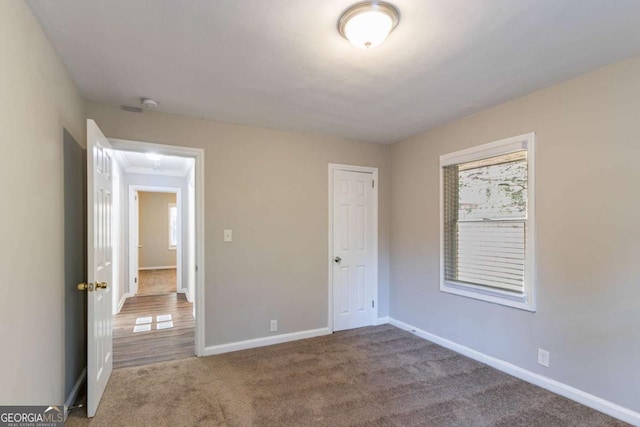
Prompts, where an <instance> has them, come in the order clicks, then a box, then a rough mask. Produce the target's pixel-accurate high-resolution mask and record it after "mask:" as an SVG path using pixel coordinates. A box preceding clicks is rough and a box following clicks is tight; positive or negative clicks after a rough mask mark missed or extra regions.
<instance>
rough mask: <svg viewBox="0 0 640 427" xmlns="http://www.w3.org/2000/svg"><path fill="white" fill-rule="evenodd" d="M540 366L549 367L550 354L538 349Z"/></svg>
mask: <svg viewBox="0 0 640 427" xmlns="http://www.w3.org/2000/svg"><path fill="white" fill-rule="evenodd" d="M538 364H539V365H542V366H546V367H547V368H548V367H549V352H548V351H547V350H543V349H541V348H539V349H538Z"/></svg>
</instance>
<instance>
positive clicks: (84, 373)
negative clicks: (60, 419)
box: [64, 368, 87, 421]
mask: <svg viewBox="0 0 640 427" xmlns="http://www.w3.org/2000/svg"><path fill="white" fill-rule="evenodd" d="M85 378H87V368H84V369H83V370H82V372H80V376H79V377H78V379H77V380H76V383H75V384H74V385H73V388H72V389H71V392H70V393H69V396H67V400H65V401H64V420H65V421H66V420H67V416H69V411H70V409H69V408H71V406H73V402H75V401H76V398H77V397H78V392H79V391H80V386H81V385H82V383H83V382H84V380H85Z"/></svg>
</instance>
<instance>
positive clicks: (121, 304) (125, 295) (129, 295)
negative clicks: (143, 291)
mask: <svg viewBox="0 0 640 427" xmlns="http://www.w3.org/2000/svg"><path fill="white" fill-rule="evenodd" d="M132 296H133V295H131V294H128V293H125V294H123V295H122V298H120V302H119V303H118V310H117V311H116V312H115V313H113V314H118V313H120V310H122V306H123V305H124V303H125V301H126V300H127V298H129V297H132Z"/></svg>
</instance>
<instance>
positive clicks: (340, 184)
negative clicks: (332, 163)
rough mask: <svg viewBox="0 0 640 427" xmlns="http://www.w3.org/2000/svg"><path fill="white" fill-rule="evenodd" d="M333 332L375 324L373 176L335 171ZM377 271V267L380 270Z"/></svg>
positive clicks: (333, 196) (363, 173)
mask: <svg viewBox="0 0 640 427" xmlns="http://www.w3.org/2000/svg"><path fill="white" fill-rule="evenodd" d="M332 198H333V202H332V204H333V221H332V224H333V230H332V233H333V239H332V240H333V271H332V273H333V274H332V278H333V287H332V289H333V291H332V294H333V330H334V331H340V330H344V329H352V328H359V327H362V326H368V325H372V324H374V322H375V316H376V313H377V308H376V307H375V299H376V298H375V288H376V275H375V271H374V266H375V265H376V264H377V263H376V260H375V259H374V253H375V251H374V227H375V226H376V225H375V224H374V203H373V174H372V173H366V172H353V171H347V170H337V169H336V170H333V195H332ZM376 268H377V267H376Z"/></svg>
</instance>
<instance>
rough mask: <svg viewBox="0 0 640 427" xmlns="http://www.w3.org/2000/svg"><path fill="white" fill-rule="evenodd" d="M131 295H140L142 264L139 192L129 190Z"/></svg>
mask: <svg viewBox="0 0 640 427" xmlns="http://www.w3.org/2000/svg"><path fill="white" fill-rule="evenodd" d="M129 206H130V209H129V293H130V294H131V295H136V294H137V293H138V281H139V277H138V276H139V271H138V270H139V268H138V265H139V264H138V263H139V262H140V261H139V260H140V248H141V247H142V246H140V227H139V224H138V222H139V220H140V219H139V216H140V201H139V195H138V190H134V189H133V188H131V187H130V188H129Z"/></svg>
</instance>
